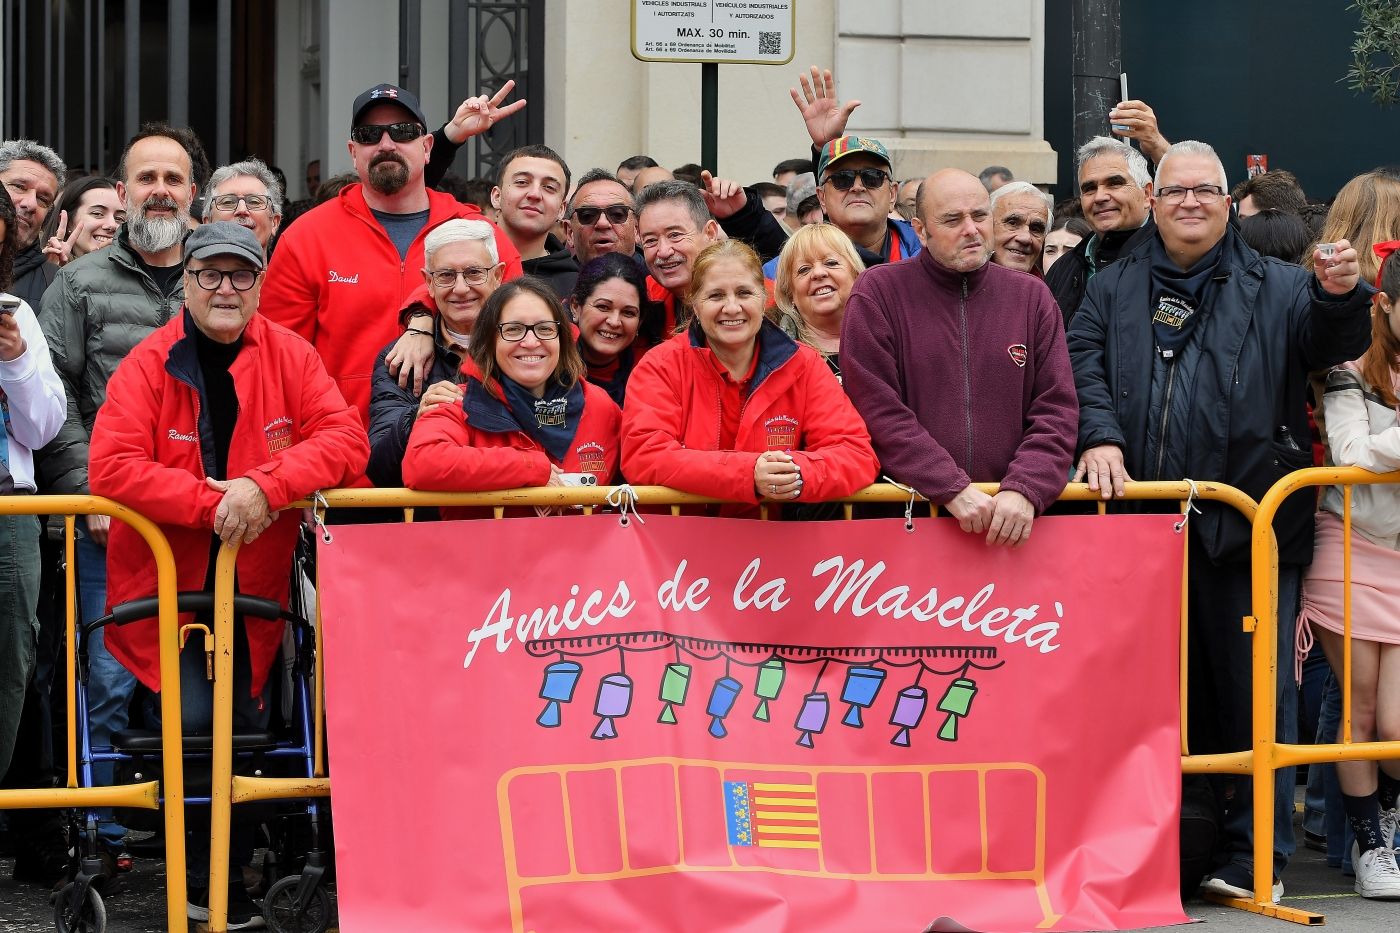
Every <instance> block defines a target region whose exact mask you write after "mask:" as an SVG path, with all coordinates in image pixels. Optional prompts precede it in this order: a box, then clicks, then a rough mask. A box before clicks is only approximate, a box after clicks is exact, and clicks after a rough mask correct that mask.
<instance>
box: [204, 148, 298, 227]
mask: <svg viewBox="0 0 1400 933" xmlns="http://www.w3.org/2000/svg"><path fill="white" fill-rule="evenodd" d="M235 178H255V179H257V180H258V181H260V182H262V186H263V189H264V190H265V191H267V199H268V201H270V202H271V205H272V213H273V215H275V216H277V217H281V216H282V185H281V183H280V182H278V181H277V176H276V175H274V174H272V169H270V168H268V167H267V163H265V162H263V160H262V159H245V160H244V161H242V162H234V163H233V164H232V165H225V166H222V167H220V168H218V169H216V170H215V172H214V174H212V175H210V176H209V184H208V185H207V186H206V187H207V189H208V191H209V196H208V197H206V198H205V199H204V222H205V223H208V222H209V218H210V217H211V216H212V215H213V213H214V199H215V198H217V197H218V196H219V187H220V186H221V185H222V184H223V183H224V182H226V181H232V180H233V179H235Z"/></svg>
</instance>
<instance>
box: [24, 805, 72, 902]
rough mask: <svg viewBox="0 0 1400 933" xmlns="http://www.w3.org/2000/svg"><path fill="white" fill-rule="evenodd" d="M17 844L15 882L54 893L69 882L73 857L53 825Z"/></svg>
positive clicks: (56, 826) (64, 840) (62, 837)
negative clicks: (39, 887) (36, 886)
mask: <svg viewBox="0 0 1400 933" xmlns="http://www.w3.org/2000/svg"><path fill="white" fill-rule="evenodd" d="M18 842H19V851H18V852H17V853H16V854H15V870H14V879H15V881H17V882H19V883H20V884H37V885H40V886H42V887H46V888H51V889H52V890H55V891H56V890H58V889H59V888H61V887H63V886H64V885H65V884H67V883H68V882H69V881H70V880H72V877H73V873H72V869H73V856H72V855H71V853H70V852H69V850H68V839H67V837H66V836H65V835H64V834H63V832H62V828H61V827H60V826H59V824H58V823H57V822H56V821H55V822H54V823H53V824H52V825H44V826H43V827H42V828H41V829H38V830H37V831H35V832H33V833H31V834H30V835H29V837H28V838H25V839H20V840H18Z"/></svg>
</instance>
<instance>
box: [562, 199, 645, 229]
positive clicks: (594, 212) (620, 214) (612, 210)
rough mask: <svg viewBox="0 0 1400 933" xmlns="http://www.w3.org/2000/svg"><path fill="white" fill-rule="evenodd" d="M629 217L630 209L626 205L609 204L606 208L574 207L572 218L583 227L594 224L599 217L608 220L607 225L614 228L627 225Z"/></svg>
mask: <svg viewBox="0 0 1400 933" xmlns="http://www.w3.org/2000/svg"><path fill="white" fill-rule="evenodd" d="M631 215H632V208H630V207H628V206H627V205H626V204H609V205H608V206H607V207H576V208H574V213H573V215H572V216H573V218H574V220H577V221H578V222H579V223H581V224H583V225H584V226H585V227H591V226H593V225H594V224H596V223H597V222H598V218H599V217H606V218H608V223H610V224H612V225H613V226H614V227H616V226H620V225H621V224H625V223H627V218H628V217H630V216H631Z"/></svg>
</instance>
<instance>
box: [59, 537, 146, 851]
mask: <svg viewBox="0 0 1400 933" xmlns="http://www.w3.org/2000/svg"><path fill="white" fill-rule="evenodd" d="M74 553H75V554H76V555H77V560H78V609H79V611H80V612H81V613H82V617H83V621H84V622H91V621H92V620H94V619H100V618H101V617H102V616H103V614H104V613H105V612H106V605H107V549H106V548H105V547H103V546H102V545H100V544H98V543H97V542H95V541H93V540H92V538H90V537H88V534H87V530H86V528H84V527H83V525H82V523H79V525H78V532H77V540H76V541H75V542H74ZM88 664H89V671H88V683H87V704H88V736H89V739H90V741H91V742H92V744H93V745H94V746H97V745H104V746H105V745H111V744H112V735H113V734H114V733H116V732H120V731H121V730H122V729H125V728H126V727H127V722H128V719H129V714H128V707H129V706H130V705H131V697H132V694H134V693H135V692H136V677H135V675H134V674H132V673H131V672H130V671H128V670H127V669H126V668H125V667H122V665H121V663H120V662H119V661H118V660H117V659H116V658H114V657H112V655H111V654H110V653H109V652H108V651H107V641H106V630H105V629H98V630H97V631H95V632H93V633H92V638H91V639H89V640H88ZM113 770H114V768H113V765H112V762H110V761H95V762H93V764H92V782H93V784H95V785H99V786H101V785H108V784H111V783H112V774H113ZM97 813H98V818H99V820H100V821H101V822H100V824H99V826H98V836H99V838H100V839H101V840H102V842H103V843H104V844H106V845H107V846H109V847H116V846H119V845H120V844H121V841H122V837H123V836H124V835H125V834H126V828H125V827H124V826H122V825H121V824H119V823H117V822H116V821H115V819H113V816H112V811H111V809H110V808H106V807H104V808H102V809H100V810H98V811H97Z"/></svg>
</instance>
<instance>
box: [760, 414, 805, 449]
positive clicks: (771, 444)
mask: <svg viewBox="0 0 1400 933" xmlns="http://www.w3.org/2000/svg"><path fill="white" fill-rule="evenodd" d="M797 429H798V421H797V419H796V418H794V417H792V416H791V415H775V416H774V417H772V418H769V419H768V420H767V421H765V422H763V430H764V432H765V433H766V434H767V435H768V449H769V450H793V449H795V448H796V447H797Z"/></svg>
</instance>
